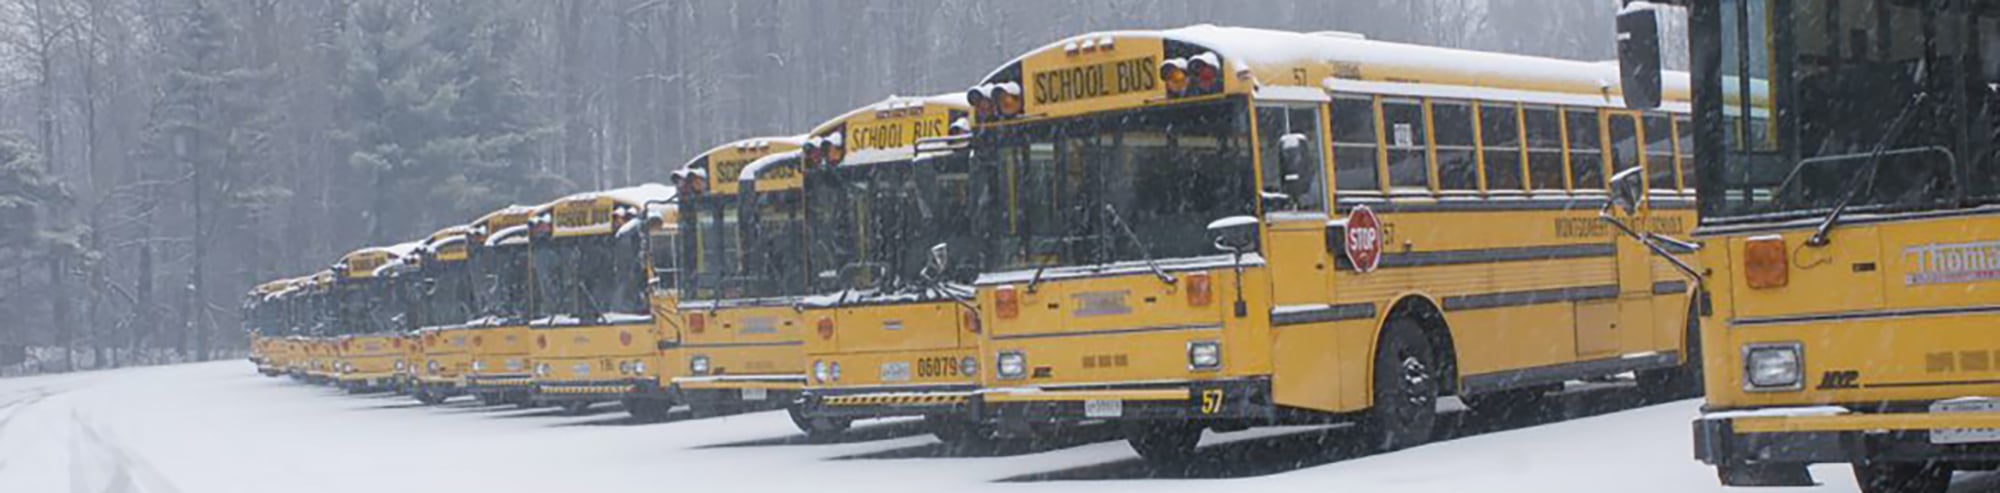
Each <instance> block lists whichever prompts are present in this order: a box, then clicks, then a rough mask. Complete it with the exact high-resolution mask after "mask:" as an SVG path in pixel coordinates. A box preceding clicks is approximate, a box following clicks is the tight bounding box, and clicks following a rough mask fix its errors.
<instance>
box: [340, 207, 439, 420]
mask: <svg viewBox="0 0 2000 493" xmlns="http://www.w3.org/2000/svg"><path fill="white" fill-rule="evenodd" d="M419 246H420V244H419V243H418V242H408V243H399V244H396V245H391V246H387V247H369V248H362V249H359V250H355V251H353V252H349V253H348V254H347V255H345V256H342V257H341V259H340V261H339V262H337V263H334V264H333V272H334V274H335V278H334V283H333V284H334V286H333V292H332V293H331V295H332V296H333V298H334V300H333V303H334V321H335V324H334V333H333V335H334V336H335V337H334V338H333V340H332V342H333V348H334V355H335V357H334V358H333V383H334V385H335V386H336V387H339V388H341V389H342V390H346V391H348V392H354V393H361V392H374V391H380V390H388V389H389V388H390V387H391V386H392V385H393V384H394V380H393V379H392V377H394V376H395V364H396V360H397V359H398V358H400V357H401V354H402V351H401V350H400V349H399V348H397V347H396V343H397V341H400V340H402V337H403V335H404V333H405V332H407V331H408V330H409V325H408V313H409V296H408V295H409V290H408V289H407V288H406V279H405V278H404V277H402V276H401V275H400V274H401V273H402V270H403V269H404V268H405V265H406V264H405V262H407V261H408V258H409V257H410V256H412V255H413V254H415V252H416V249H417V248H418V247H419Z"/></svg>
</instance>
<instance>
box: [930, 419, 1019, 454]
mask: <svg viewBox="0 0 2000 493" xmlns="http://www.w3.org/2000/svg"><path fill="white" fill-rule="evenodd" d="M924 425H925V426H926V427H927V428H929V429H930V431H931V435H932V436H935V437H937V439H938V441H940V442H944V444H945V445H946V446H947V447H951V448H952V449H953V450H956V451H959V452H978V453H988V452H993V451H996V450H998V449H999V448H1000V447H1001V446H1002V445H1003V443H1004V442H1005V441H1006V438H1005V437H1004V436H1002V435H1001V434H1000V430H999V429H997V428H994V427H993V426H990V425H986V424H982V423H978V422H974V421H971V420H967V419H964V418H959V417H956V416H945V415H926V416H924Z"/></svg>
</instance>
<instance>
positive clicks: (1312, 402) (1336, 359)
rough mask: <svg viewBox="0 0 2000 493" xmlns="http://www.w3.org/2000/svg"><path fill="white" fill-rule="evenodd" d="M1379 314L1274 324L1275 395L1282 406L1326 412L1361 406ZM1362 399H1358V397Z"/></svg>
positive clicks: (1272, 396)
mask: <svg viewBox="0 0 2000 493" xmlns="http://www.w3.org/2000/svg"><path fill="white" fill-rule="evenodd" d="M1374 330H1375V320H1374V319H1372V318H1369V319H1357V320H1343V321H1338V322H1325V323H1314V324H1300V325H1289V326H1285V327H1280V328H1274V329H1272V331H1271V332H1272V339H1273V340H1274V341H1275V343H1274V344H1273V345H1272V347H1273V348H1275V349H1274V350H1273V354H1272V355H1271V358H1272V364H1271V366H1272V372H1271V373H1272V374H1271V399H1272V400H1273V401H1274V402H1276V403H1278V405H1281V406H1289V407H1296V408H1301V409H1311V410H1315V411H1325V412H1346V411H1352V410H1357V409H1360V408H1361V407H1362V406H1363V405H1365V401H1366V397H1365V396H1360V395H1354V394H1355V392H1354V391H1355V390H1357V389H1361V390H1365V389H1366V386H1365V385H1363V384H1362V381H1361V379H1362V378H1364V377H1366V376H1367V373H1368V372H1367V367H1366V366H1364V365H1365V364H1366V362H1367V360H1368V359H1369V356H1368V353H1367V352H1366V350H1365V348H1363V347H1362V346H1366V345H1367V344H1368V337H1369V334H1370V333H1371V332H1374ZM1357 399H1358V400H1357Z"/></svg>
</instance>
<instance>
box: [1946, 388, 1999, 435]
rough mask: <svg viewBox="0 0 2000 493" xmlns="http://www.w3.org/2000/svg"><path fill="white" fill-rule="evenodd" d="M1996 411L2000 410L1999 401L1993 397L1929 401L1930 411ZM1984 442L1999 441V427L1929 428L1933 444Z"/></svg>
mask: <svg viewBox="0 0 2000 493" xmlns="http://www.w3.org/2000/svg"><path fill="white" fill-rule="evenodd" d="M1996 411H2000V401H1996V400H1993V399H1952V400H1948V401H1938V402H1934V403H1931V412H1934V413H1990V412H1996ZM1984 442H2000V429H1996V428H1950V429H1942V430H1931V443H1935V444H1940V445H1945V444H1955V443H1984Z"/></svg>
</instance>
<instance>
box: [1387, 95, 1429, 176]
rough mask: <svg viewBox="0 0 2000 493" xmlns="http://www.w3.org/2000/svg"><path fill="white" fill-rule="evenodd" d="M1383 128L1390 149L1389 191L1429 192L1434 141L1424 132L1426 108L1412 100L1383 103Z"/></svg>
mask: <svg viewBox="0 0 2000 493" xmlns="http://www.w3.org/2000/svg"><path fill="white" fill-rule="evenodd" d="M1382 126H1383V128H1384V129H1385V130H1387V133H1386V135H1387V137H1388V145H1389V147H1388V149H1389V150H1388V157H1389V188H1390V189H1391V190H1397V189H1408V190H1416V189H1426V190H1427V189H1429V188H1430V186H1431V167H1430V159H1429V157H1428V156H1427V154H1428V153H1429V149H1428V148H1429V147H1430V144H1431V142H1430V140H1431V139H1430V134H1429V133H1428V132H1425V131H1424V107H1423V105H1422V104H1420V103H1418V102H1417V101H1410V100H1385V101H1383V102H1382Z"/></svg>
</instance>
